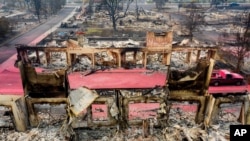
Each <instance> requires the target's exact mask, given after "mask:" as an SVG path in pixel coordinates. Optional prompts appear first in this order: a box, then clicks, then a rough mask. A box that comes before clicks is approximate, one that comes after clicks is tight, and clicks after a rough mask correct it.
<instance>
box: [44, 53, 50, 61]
mask: <svg viewBox="0 0 250 141" xmlns="http://www.w3.org/2000/svg"><path fill="white" fill-rule="evenodd" d="M45 55H46V60H47V64H48V63H50V52H48V51H46V52H45Z"/></svg>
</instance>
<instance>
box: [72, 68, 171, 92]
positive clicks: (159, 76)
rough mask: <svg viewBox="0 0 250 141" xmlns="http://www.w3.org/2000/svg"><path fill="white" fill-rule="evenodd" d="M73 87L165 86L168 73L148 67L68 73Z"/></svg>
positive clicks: (122, 87)
mask: <svg viewBox="0 0 250 141" xmlns="http://www.w3.org/2000/svg"><path fill="white" fill-rule="evenodd" d="M68 78H69V85H70V88H71V89H76V88H79V87H82V86H85V87H87V88H89V89H129V88H154V87H155V86H165V84H166V74H165V73H162V72H154V71H149V70H146V69H132V70H124V69H118V70H105V71H97V72H94V73H92V74H89V75H86V76H85V75H84V74H83V73H80V72H73V73H71V74H69V75H68Z"/></svg>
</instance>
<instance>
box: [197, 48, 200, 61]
mask: <svg viewBox="0 0 250 141" xmlns="http://www.w3.org/2000/svg"><path fill="white" fill-rule="evenodd" d="M200 56H201V50H197V55H196V62H198V61H199V59H200Z"/></svg>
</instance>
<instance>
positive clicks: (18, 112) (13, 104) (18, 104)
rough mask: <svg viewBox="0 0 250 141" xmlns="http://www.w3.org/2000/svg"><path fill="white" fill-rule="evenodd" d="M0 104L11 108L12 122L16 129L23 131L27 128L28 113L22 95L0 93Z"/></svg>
mask: <svg viewBox="0 0 250 141" xmlns="http://www.w3.org/2000/svg"><path fill="white" fill-rule="evenodd" d="M0 105H1V106H6V107H10V108H11V112H12V114H13V117H14V118H13V120H14V121H13V123H14V125H15V128H16V130H17V131H20V132H24V131H26V130H27V128H28V115H27V111H26V104H25V100H24V97H23V96H16V95H0Z"/></svg>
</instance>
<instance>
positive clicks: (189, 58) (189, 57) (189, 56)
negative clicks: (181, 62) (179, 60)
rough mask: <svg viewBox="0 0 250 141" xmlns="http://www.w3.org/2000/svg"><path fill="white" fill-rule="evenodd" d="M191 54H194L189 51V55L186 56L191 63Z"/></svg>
mask: <svg viewBox="0 0 250 141" xmlns="http://www.w3.org/2000/svg"><path fill="white" fill-rule="evenodd" d="M191 54H192V52H190V51H189V52H187V56H186V62H187V63H190V61H191Z"/></svg>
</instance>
